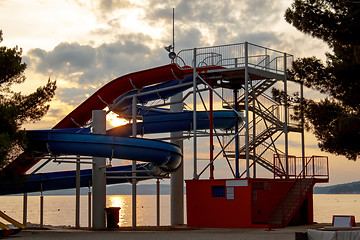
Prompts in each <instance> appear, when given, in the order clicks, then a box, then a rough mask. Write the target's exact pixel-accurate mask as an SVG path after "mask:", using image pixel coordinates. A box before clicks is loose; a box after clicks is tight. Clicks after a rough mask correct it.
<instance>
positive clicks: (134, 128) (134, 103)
mask: <svg viewBox="0 0 360 240" xmlns="http://www.w3.org/2000/svg"><path fill="white" fill-rule="evenodd" d="M136 118H137V97H136V95H134V97H133V99H132V137H134V138H136V135H137V125H136ZM131 170H132V172H133V173H132V177H133V179H132V181H131V187H132V227H134V228H135V227H136V172H135V171H136V161H135V160H133V161H132V168H131Z"/></svg>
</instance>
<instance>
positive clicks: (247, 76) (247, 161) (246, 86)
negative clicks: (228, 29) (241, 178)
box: [245, 42, 250, 178]
mask: <svg viewBox="0 0 360 240" xmlns="http://www.w3.org/2000/svg"><path fill="white" fill-rule="evenodd" d="M248 50H249V49H248V42H245V149H246V177H247V178H250V171H249V165H250V164H249V69H248V62H249V52H248Z"/></svg>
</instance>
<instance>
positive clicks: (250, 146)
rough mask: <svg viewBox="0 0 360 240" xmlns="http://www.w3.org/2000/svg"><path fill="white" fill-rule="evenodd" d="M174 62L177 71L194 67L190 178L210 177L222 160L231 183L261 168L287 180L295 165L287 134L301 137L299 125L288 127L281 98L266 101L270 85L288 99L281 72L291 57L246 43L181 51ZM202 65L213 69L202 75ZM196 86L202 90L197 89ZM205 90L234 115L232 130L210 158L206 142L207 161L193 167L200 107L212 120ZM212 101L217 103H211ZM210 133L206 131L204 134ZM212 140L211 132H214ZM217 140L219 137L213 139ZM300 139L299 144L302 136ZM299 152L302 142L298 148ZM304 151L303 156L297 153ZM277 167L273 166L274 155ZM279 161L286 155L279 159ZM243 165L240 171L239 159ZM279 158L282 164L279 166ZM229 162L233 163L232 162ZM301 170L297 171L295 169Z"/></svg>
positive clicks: (196, 158) (287, 107)
mask: <svg viewBox="0 0 360 240" xmlns="http://www.w3.org/2000/svg"><path fill="white" fill-rule="evenodd" d="M174 61H175V62H176V63H177V64H178V65H179V66H180V67H184V66H191V67H193V93H195V94H193V111H194V115H193V132H192V133H193V137H194V140H193V151H194V156H193V160H194V163H193V165H194V173H193V177H194V179H199V177H200V176H201V175H202V174H203V173H204V172H205V171H206V170H208V169H210V178H211V177H213V171H214V167H213V164H214V161H216V159H218V158H221V157H224V158H225V160H226V161H227V162H228V163H229V167H230V169H231V171H232V173H233V175H234V177H235V178H240V177H246V178H250V177H251V169H253V174H252V177H256V172H257V171H256V168H257V166H261V167H263V168H264V169H266V170H269V171H270V172H271V173H273V174H274V177H281V178H283V177H284V178H287V177H288V176H289V175H290V174H291V170H292V169H293V168H294V167H295V165H296V164H297V163H295V162H289V158H288V156H289V150H288V149H289V137H288V135H289V132H298V133H301V134H302V136H303V134H304V132H303V124H302V122H292V121H291V119H290V117H289V116H290V114H289V112H290V111H291V110H292V109H291V108H290V107H289V106H288V104H287V102H286V98H285V100H284V102H283V103H278V102H276V101H274V100H273V99H272V97H271V96H269V95H270V94H269V89H270V88H271V87H272V86H274V85H275V84H276V85H277V87H279V88H280V89H281V90H283V91H284V93H285V94H287V91H288V79H287V77H286V70H287V69H288V68H289V67H290V66H291V62H292V61H293V56H292V55H290V54H287V53H285V52H280V51H277V50H273V49H270V48H266V47H262V46H259V45H255V44H251V43H248V42H245V43H239V44H230V45H222V46H214V47H205V48H194V49H185V50H182V51H180V52H179V53H178V55H177V58H175V59H174ZM203 66H214V69H213V70H207V71H206V72H202V71H201V67H203ZM201 86H202V87H203V88H201ZM205 90H209V92H210V93H209V98H212V96H213V95H216V97H217V99H218V100H217V102H219V100H220V101H221V102H222V107H223V108H225V109H231V110H233V111H234V112H235V113H236V116H237V117H236V119H235V121H236V122H238V124H235V128H234V129H233V131H232V132H231V133H228V134H221V135H222V136H221V137H222V139H223V140H222V142H221V143H219V145H220V146H221V147H220V150H219V152H218V153H217V154H216V155H215V157H213V156H212V155H213V154H212V152H213V151H214V145H213V143H210V145H211V146H210V155H211V157H210V158H211V159H210V162H209V163H208V164H207V165H206V166H205V167H203V168H200V167H198V157H197V138H198V134H199V132H198V131H197V128H196V109H197V107H198V105H199V102H202V103H203V105H204V106H203V108H205V109H206V110H208V112H209V118H210V121H211V116H212V109H213V102H212V101H213V100H210V103H209V104H206V103H205V102H204V101H203V97H202V96H201V94H202V92H204V91H205ZM215 101H216V100H215ZM213 131H214V130H213V128H212V127H211V126H210V132H209V135H211V137H210V138H211V142H212V134H213V133H214V132H213ZM215 135H216V133H215ZM218 139H219V137H218ZM302 139H304V138H303V137H302ZM301 145H302V149H304V142H303V141H302V143H301ZM302 152H304V151H302ZM274 154H275V156H278V157H277V158H276V161H277V162H274V161H273V156H274ZM280 156H285V157H284V158H280ZM242 159H243V160H245V166H244V168H243V171H241V168H240V165H241V160H242ZM280 159H281V161H280ZM232 162H233V163H232ZM299 169H300V168H299Z"/></svg>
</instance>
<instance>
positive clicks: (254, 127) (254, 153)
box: [252, 98, 256, 178]
mask: <svg viewBox="0 0 360 240" xmlns="http://www.w3.org/2000/svg"><path fill="white" fill-rule="evenodd" d="M252 102H253V111H252V112H253V142H255V138H256V114H255V98H253V101H252ZM253 178H256V147H255V146H253Z"/></svg>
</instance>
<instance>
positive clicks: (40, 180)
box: [0, 163, 164, 195]
mask: <svg viewBox="0 0 360 240" xmlns="http://www.w3.org/2000/svg"><path fill="white" fill-rule="evenodd" d="M131 169H132V166H131V165H126V166H116V167H108V168H106V171H107V172H110V171H111V172H119V171H121V172H122V173H112V174H108V176H115V177H122V178H116V179H111V178H107V180H106V184H108V185H109V184H118V183H125V182H131V173H124V172H126V171H131ZM136 169H137V170H145V171H142V172H140V173H137V177H144V178H146V177H150V176H151V177H153V176H164V172H162V171H160V170H159V169H157V168H155V167H154V165H152V164H149V163H143V164H137V165H136ZM80 176H81V177H80V187H88V186H89V185H90V186H92V169H84V170H80ZM126 177H129V178H126ZM0 183H1V184H0V195H8V194H17V193H24V192H39V191H40V190H41V189H42V190H43V191H49V190H59V189H68V188H75V186H76V177H75V171H61V172H47V173H37V174H32V175H20V176H9V177H7V178H2V179H1V180H0Z"/></svg>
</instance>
